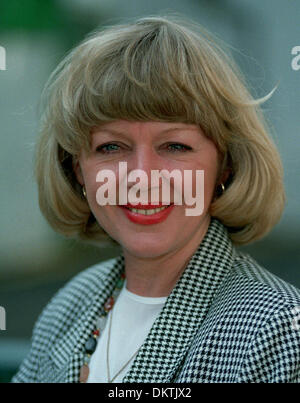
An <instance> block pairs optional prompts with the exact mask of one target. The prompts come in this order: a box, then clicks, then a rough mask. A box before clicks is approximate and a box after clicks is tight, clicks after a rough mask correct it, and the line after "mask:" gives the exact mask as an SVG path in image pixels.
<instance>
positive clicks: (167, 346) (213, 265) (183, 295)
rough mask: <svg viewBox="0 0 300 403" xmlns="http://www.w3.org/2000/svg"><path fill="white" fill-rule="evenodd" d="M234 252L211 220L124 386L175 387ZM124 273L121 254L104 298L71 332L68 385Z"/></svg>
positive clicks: (218, 224) (217, 223) (100, 297)
mask: <svg viewBox="0 0 300 403" xmlns="http://www.w3.org/2000/svg"><path fill="white" fill-rule="evenodd" d="M234 251H235V250H234V247H233V245H232V243H231V241H230V239H229V236H228V232H227V230H226V228H225V227H224V225H223V224H222V223H221V222H220V221H219V220H217V219H216V218H212V219H211V222H210V225H209V227H208V230H207V232H206V234H205V236H204V238H203V240H202V242H201V244H200V245H199V247H198V249H197V250H196V252H195V253H194V255H193V256H192V258H191V259H190V261H189V263H188V265H187V267H186V269H185V270H184V272H183V273H182V275H181V277H180V278H179V280H178V281H177V283H176V285H175V287H174V288H173V290H172V292H171V293H170V295H169V296H168V298H167V301H166V303H165V305H164V307H163V309H162V310H161V312H160V314H159V316H158V317H157V318H156V320H155V322H154V324H153V326H152V328H151V330H150V332H149V334H148V336H147V338H146V340H145V341H144V344H143V345H142V347H141V348H140V350H139V352H138V354H137V355H136V357H135V359H134V362H133V363H132V366H131V368H130V370H129V371H128V373H127V374H126V375H125V377H124V378H123V382H139V383H146V382H172V380H173V379H174V377H175V376H176V372H177V371H178V369H179V367H180V365H181V364H182V362H183V360H184V357H185V355H186V353H187V351H188V349H189V347H190V345H191V343H192V341H193V339H194V337H195V335H196V333H197V331H198V329H199V328H200V326H201V324H202V322H203V320H204V319H205V317H206V315H207V312H208V310H209V308H210V306H211V303H212V301H213V299H214V297H215V295H216V292H217V290H218V288H219V286H220V284H221V282H222V281H223V279H224V277H225V276H226V274H227V273H228V272H229V270H230V268H231V266H232V263H233V259H234ZM123 270H124V256H123V254H122V255H120V256H119V257H118V258H116V259H115V260H114V261H113V264H112V267H111V268H110V269H109V270H108V274H107V276H106V278H105V280H104V282H103V281H102V282H101V284H100V285H99V289H100V290H101V292H100V293H98V294H97V295H96V296H95V298H94V299H93V302H92V304H91V305H90V306H89V308H88V309H87V311H86V315H85V318H81V321H80V326H79V329H78V327H77V326H76V329H74V328H73V329H72V332H73V336H74V337H75V336H76V339H77V341H76V348H75V350H74V353H73V354H72V357H71V360H70V361H69V364H68V370H67V382H78V379H79V372H80V367H81V365H82V363H83V359H84V344H85V342H86V340H87V339H88V338H89V336H90V335H91V333H92V331H93V330H94V329H95V325H96V321H97V318H98V316H99V315H100V314H101V313H102V310H103V305H104V303H105V301H106V300H107V298H108V297H109V296H110V295H111V294H112V292H113V290H114V288H115V286H116V283H117V281H118V279H119V276H120V274H121V272H122V271H123ZM82 319H83V320H82ZM71 336H72V335H71Z"/></svg>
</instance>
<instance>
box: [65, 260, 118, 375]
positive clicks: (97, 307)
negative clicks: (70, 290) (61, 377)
mask: <svg viewBox="0 0 300 403" xmlns="http://www.w3.org/2000/svg"><path fill="white" fill-rule="evenodd" d="M123 270H124V256H123V254H121V255H120V256H118V257H117V258H116V259H114V260H113V261H112V263H111V266H110V267H107V276H106V278H105V279H104V281H103V280H102V281H101V280H100V281H99V279H95V278H93V279H91V281H94V282H95V288H96V289H97V292H96V293H95V295H94V297H93V300H92V302H91V304H90V305H89V306H88V307H87V309H86V314H85V316H84V317H83V318H82V317H81V318H80V322H79V321H78V325H77V326H75V327H73V328H72V332H73V337H74V338H75V339H76V340H75V343H74V344H75V349H74V350H73V352H72V355H71V359H70V362H69V366H68V371H67V382H68V383H72V382H79V376H80V368H81V366H82V364H83V361H84V356H85V352H84V345H85V343H86V341H87V339H88V338H89V337H90V336H91V334H92V332H93V331H94V330H95V328H96V324H97V320H98V318H99V316H100V315H101V314H102V313H103V311H104V304H105V302H106V300H107V299H108V297H109V296H110V295H111V294H112V293H113V290H114V289H115V286H116V283H117V281H118V279H119V278H120V275H121V273H122V271H123Z"/></svg>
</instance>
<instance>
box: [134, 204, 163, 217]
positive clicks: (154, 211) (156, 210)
mask: <svg viewBox="0 0 300 403" xmlns="http://www.w3.org/2000/svg"><path fill="white" fill-rule="evenodd" d="M167 207H169V206H164V207H160V208H155V209H151V210H141V209H135V208H129V210H130V211H133V212H134V213H137V214H142V215H151V214H155V213H159V212H160V211H163V210H164V209H166V208H167Z"/></svg>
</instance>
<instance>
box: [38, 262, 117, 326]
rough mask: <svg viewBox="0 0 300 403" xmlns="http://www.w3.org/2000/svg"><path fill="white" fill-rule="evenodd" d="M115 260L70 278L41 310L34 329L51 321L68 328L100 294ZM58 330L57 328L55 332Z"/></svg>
mask: <svg viewBox="0 0 300 403" xmlns="http://www.w3.org/2000/svg"><path fill="white" fill-rule="evenodd" d="M116 260H117V257H116V258H112V259H109V260H105V261H103V262H100V263H97V264H95V265H93V266H90V267H88V268H86V269H84V270H83V271H81V272H80V273H78V274H77V275H75V276H74V277H72V278H71V279H70V280H69V281H68V282H67V283H66V284H65V285H64V286H63V287H61V288H60V289H59V290H58V291H57V292H56V293H55V294H54V295H53V297H52V298H51V299H50V301H49V302H48V304H47V305H46V307H45V308H44V309H43V310H42V312H41V314H40V316H39V318H38V320H37V322H36V324H35V328H38V327H40V326H41V324H42V323H43V322H45V323H51V321H52V320H55V322H56V323H57V324H58V323H60V324H61V325H63V326H66V327H68V326H69V325H70V324H71V322H72V321H73V320H74V318H76V317H80V315H81V314H83V313H84V312H85V310H86V308H87V306H88V305H89V304H90V303H91V301H92V300H93V298H94V296H96V295H97V294H99V292H101V289H102V288H103V285H104V281H105V279H106V278H107V276H108V274H109V272H110V270H111V269H112V267H114V265H115V262H116ZM60 330H61V329H59V328H58V327H57V331H60Z"/></svg>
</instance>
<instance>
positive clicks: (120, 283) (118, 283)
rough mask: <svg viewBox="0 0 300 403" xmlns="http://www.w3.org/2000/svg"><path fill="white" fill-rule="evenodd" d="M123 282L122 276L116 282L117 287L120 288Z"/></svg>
mask: <svg viewBox="0 0 300 403" xmlns="http://www.w3.org/2000/svg"><path fill="white" fill-rule="evenodd" d="M123 284H124V280H123V279H122V278H120V279H119V280H118V282H117V288H122V287H123Z"/></svg>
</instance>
